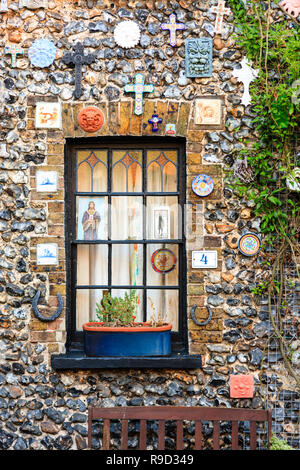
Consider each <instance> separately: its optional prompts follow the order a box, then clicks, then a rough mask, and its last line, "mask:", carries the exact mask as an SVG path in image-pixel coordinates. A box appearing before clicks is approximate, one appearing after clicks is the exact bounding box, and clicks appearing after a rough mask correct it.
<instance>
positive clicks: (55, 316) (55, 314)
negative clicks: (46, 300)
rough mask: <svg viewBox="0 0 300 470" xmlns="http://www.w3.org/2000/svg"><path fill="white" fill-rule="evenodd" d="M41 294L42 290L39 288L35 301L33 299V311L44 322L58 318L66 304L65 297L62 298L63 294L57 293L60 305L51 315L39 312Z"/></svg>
mask: <svg viewBox="0 0 300 470" xmlns="http://www.w3.org/2000/svg"><path fill="white" fill-rule="evenodd" d="M40 295H41V291H39V290H38V291H37V292H36V294H35V296H34V298H33V301H32V310H33V313H34V314H35V316H36V317H37V318H38V319H39V320H40V321H42V322H51V321H54V320H56V319H57V318H58V317H59V315H60V314H61V312H62V309H63V306H64V303H63V299H62V297H61V295H60V294H57V299H58V307H57V310H56V312H55V313H54V314H53V315H52V316H51V317H43V315H41V313H40V312H39V309H38V301H39V298H40Z"/></svg>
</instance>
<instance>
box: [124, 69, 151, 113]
mask: <svg viewBox="0 0 300 470" xmlns="http://www.w3.org/2000/svg"><path fill="white" fill-rule="evenodd" d="M124 90H125V91H126V92H128V93H135V103H134V113H135V114H137V115H138V116H139V115H140V114H142V113H143V93H145V92H147V93H152V92H153V91H154V86H153V85H144V75H142V74H141V73H137V74H136V75H135V83H134V84H130V85H125V87H124Z"/></svg>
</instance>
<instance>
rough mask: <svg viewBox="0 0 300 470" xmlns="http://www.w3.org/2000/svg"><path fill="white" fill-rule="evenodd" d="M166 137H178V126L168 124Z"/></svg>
mask: <svg viewBox="0 0 300 470" xmlns="http://www.w3.org/2000/svg"><path fill="white" fill-rule="evenodd" d="M165 133H166V135H176V124H172V123H170V122H169V123H168V124H166V132H165Z"/></svg>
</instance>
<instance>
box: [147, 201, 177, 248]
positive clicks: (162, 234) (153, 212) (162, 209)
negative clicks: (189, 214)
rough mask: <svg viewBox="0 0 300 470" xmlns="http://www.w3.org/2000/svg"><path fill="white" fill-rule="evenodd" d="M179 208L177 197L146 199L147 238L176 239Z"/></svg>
mask: <svg viewBox="0 0 300 470" xmlns="http://www.w3.org/2000/svg"><path fill="white" fill-rule="evenodd" d="M179 214H181V207H180V206H179V204H178V198H177V196H148V197H147V224H146V225H147V238H148V239H153V240H154V239H155V240H156V239H158V240H159V239H161V240H162V239H174V238H175V239H178V238H179V234H180V236H181V230H180V232H179V217H178V215H179Z"/></svg>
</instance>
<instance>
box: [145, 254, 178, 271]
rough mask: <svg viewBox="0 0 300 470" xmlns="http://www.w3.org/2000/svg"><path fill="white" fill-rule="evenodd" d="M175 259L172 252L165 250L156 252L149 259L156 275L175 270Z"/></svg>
mask: <svg viewBox="0 0 300 470" xmlns="http://www.w3.org/2000/svg"><path fill="white" fill-rule="evenodd" d="M176 263H177V259H176V256H175V254H174V253H173V251H171V250H168V249H167V248H161V249H159V250H156V251H155V252H154V253H153V255H152V257H151V264H152V267H153V269H154V271H156V272H157V273H161V274H166V273H169V272H171V271H173V269H174V268H175V266H176Z"/></svg>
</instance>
